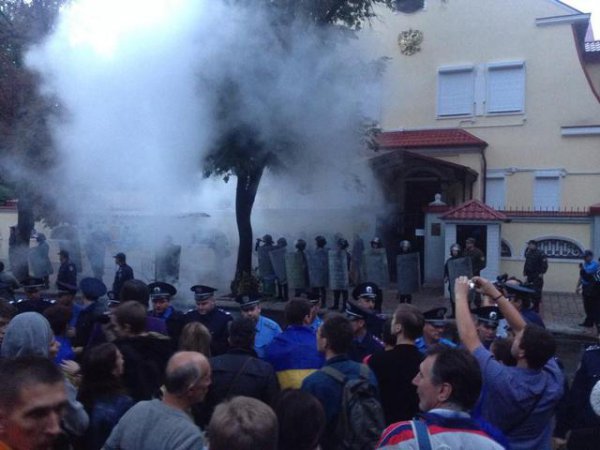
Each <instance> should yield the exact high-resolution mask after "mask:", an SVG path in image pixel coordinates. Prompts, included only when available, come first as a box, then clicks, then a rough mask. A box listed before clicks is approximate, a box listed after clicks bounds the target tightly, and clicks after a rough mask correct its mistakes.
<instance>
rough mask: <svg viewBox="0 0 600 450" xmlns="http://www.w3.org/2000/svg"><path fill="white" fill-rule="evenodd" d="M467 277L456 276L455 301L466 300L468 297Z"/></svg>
mask: <svg viewBox="0 0 600 450" xmlns="http://www.w3.org/2000/svg"><path fill="white" fill-rule="evenodd" d="M469 289H470V287H469V279H468V278H467V277H458V278H457V279H456V280H455V281H454V298H455V299H456V301H459V300H463V299H464V300H467V301H468V298H469Z"/></svg>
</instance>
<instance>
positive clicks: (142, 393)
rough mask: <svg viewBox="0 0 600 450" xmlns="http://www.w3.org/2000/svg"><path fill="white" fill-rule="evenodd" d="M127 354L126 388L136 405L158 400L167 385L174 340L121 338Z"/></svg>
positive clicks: (151, 335) (120, 344) (119, 341)
mask: <svg viewBox="0 0 600 450" xmlns="http://www.w3.org/2000/svg"><path fill="white" fill-rule="evenodd" d="M115 345H116V346H117V347H118V348H119V350H120V351H121V353H122V354H123V360H124V362H125V368H124V373H123V384H124V385H125V388H127V391H128V392H129V394H130V395H131V397H132V398H133V399H134V400H135V401H140V400H150V399H151V398H154V397H157V395H158V393H159V389H160V387H161V386H162V385H163V382H164V373H165V368H166V367H167V362H168V361H169V358H170V357H171V355H173V353H174V352H175V346H174V345H173V343H172V341H171V339H170V338H169V337H167V336H163V335H161V334H158V333H148V334H145V335H141V336H133V337H126V338H119V339H117V340H116V341H115Z"/></svg>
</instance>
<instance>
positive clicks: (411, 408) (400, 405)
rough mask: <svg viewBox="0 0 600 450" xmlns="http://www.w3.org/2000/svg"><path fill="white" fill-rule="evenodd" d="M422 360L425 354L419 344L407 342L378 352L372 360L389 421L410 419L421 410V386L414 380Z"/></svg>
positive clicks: (388, 422) (370, 365) (384, 409)
mask: <svg viewBox="0 0 600 450" xmlns="http://www.w3.org/2000/svg"><path fill="white" fill-rule="evenodd" d="M422 360H423V355H421V352H420V351H419V349H418V348H417V347H416V346H415V345H404V344H401V345H396V347H394V348H393V349H392V350H389V351H385V352H381V353H377V354H375V355H373V356H372V357H371V359H370V360H369V367H370V368H371V370H372V371H373V372H374V373H375V376H376V377H377V382H378V383H379V393H380V395H381V406H382V407H383V412H384V413H385V421H386V424H391V423H394V422H399V421H401V420H410V419H412V418H413V417H414V415H415V414H416V413H417V412H418V411H419V397H418V396H417V387H416V386H415V385H414V384H412V380H413V378H414V377H415V375H416V374H417V373H418V372H419V365H420V364H421V361H422Z"/></svg>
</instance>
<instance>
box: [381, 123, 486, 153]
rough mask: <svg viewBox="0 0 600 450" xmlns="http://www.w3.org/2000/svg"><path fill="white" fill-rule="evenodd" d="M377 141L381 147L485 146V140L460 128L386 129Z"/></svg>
mask: <svg viewBox="0 0 600 450" xmlns="http://www.w3.org/2000/svg"><path fill="white" fill-rule="evenodd" d="M377 141H378V142H379V145H380V146H381V147H382V148H400V147H401V148H425V147H487V142H485V141H484V140H482V139H479V138H478V137H476V136H473V135H472V134H471V133H469V132H468V131H465V130H463V129H461V128H443V129H432V130H412V131H386V132H383V133H380V134H379V135H378V136H377Z"/></svg>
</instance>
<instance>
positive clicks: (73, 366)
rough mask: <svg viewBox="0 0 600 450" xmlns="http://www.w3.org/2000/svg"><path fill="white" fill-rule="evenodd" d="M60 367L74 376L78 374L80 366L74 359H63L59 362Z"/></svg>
mask: <svg viewBox="0 0 600 450" xmlns="http://www.w3.org/2000/svg"><path fill="white" fill-rule="evenodd" d="M60 368H61V369H62V370H63V371H64V372H65V373H66V374H68V375H70V376H72V377H75V376H77V375H79V372H80V370H81V367H79V364H77V363H76V362H75V361H72V360H65V361H63V362H62V363H61V364H60Z"/></svg>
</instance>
